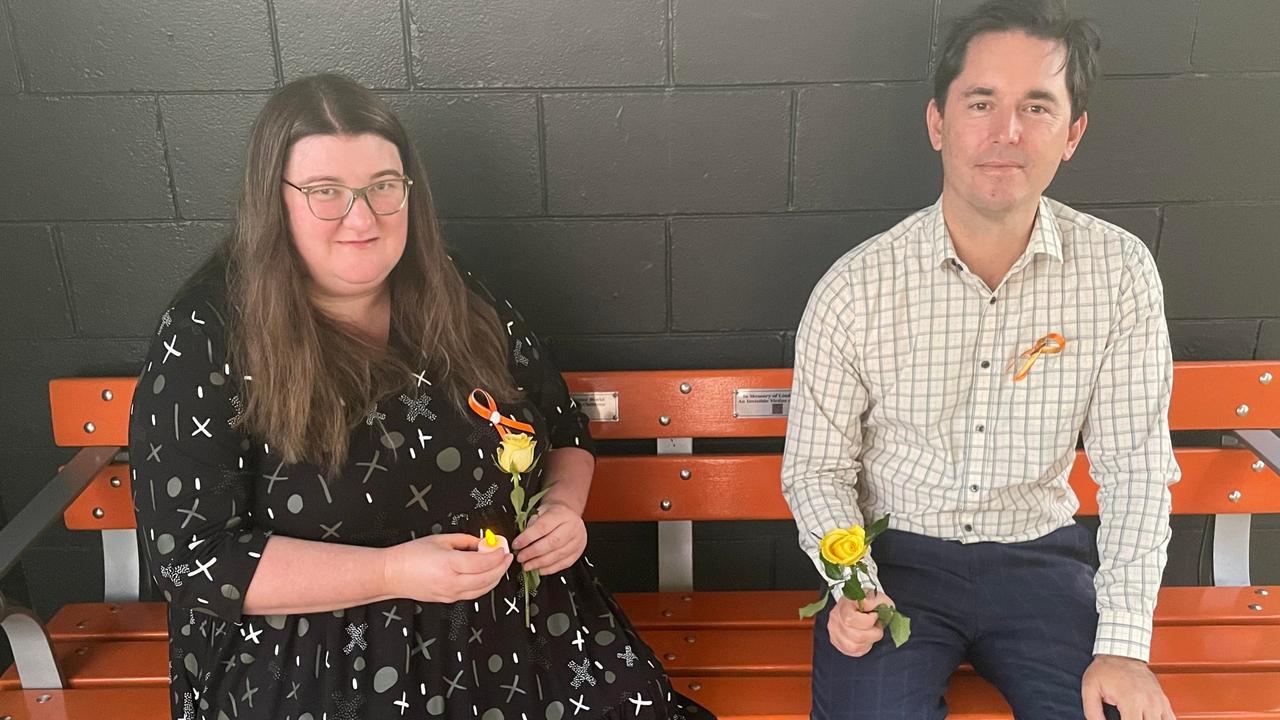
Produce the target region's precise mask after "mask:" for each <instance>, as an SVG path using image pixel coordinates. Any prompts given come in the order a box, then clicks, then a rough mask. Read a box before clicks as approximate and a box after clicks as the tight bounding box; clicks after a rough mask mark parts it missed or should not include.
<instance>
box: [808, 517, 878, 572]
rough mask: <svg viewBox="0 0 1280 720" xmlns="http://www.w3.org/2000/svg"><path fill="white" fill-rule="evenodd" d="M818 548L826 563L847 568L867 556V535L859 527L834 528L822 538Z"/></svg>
mask: <svg viewBox="0 0 1280 720" xmlns="http://www.w3.org/2000/svg"><path fill="white" fill-rule="evenodd" d="M819 547H820V548H821V549H822V557H824V558H826V559H827V562H829V563H831V564H832V565H841V566H844V567H848V566H850V565H853V564H854V563H856V562H858V561H859V560H861V559H862V556H864V555H866V554H867V533H866V531H865V530H863V529H862V526H861V525H854V526H852V527H849V528H848V529H846V528H836V529H835V530H832V531H831V532H829V533H827V534H826V535H825V536H823V538H822V543H821V544H820V545H819Z"/></svg>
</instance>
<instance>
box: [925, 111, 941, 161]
mask: <svg viewBox="0 0 1280 720" xmlns="http://www.w3.org/2000/svg"><path fill="white" fill-rule="evenodd" d="M924 123H925V126H926V127H928V129H929V142H930V143H931V144H932V145H933V149H934V150H942V108H940V107H938V101H937V100H930V101H929V105H928V107H926V108H925V111H924Z"/></svg>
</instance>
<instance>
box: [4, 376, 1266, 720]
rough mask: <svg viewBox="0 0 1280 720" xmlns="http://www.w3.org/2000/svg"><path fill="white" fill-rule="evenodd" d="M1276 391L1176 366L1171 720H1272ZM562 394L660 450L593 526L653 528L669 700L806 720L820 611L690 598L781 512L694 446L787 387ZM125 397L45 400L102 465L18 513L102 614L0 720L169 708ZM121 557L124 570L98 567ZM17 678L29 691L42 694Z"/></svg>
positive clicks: (652, 612) (778, 413)
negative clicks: (51, 675) (64, 534)
mask: <svg viewBox="0 0 1280 720" xmlns="http://www.w3.org/2000/svg"><path fill="white" fill-rule="evenodd" d="M1273 374H1280V364H1277V363H1179V364H1178V365H1177V367H1176V370H1175V390H1174V399H1173V406H1172V408H1171V411H1170V421H1171V425H1172V426H1173V428H1174V429H1175V430H1216V431H1219V432H1220V434H1221V438H1222V443H1221V445H1222V446H1221V447H1204V448H1180V449H1179V450H1178V459H1179V462H1180V464H1181V466H1182V468H1183V472H1184V477H1183V481H1182V482H1181V483H1180V484H1178V485H1176V486H1175V487H1174V503H1173V508H1174V512H1176V513H1182V514H1213V515H1215V516H1216V518H1215V519H1216V522H1215V531H1214V576H1215V581H1216V586H1215V587H1167V588H1163V589H1162V590H1161V595H1160V602H1159V606H1158V608H1157V616H1156V625H1157V629H1156V632H1155V640H1154V644H1153V658H1152V664H1153V667H1155V668H1156V670H1157V672H1159V673H1160V674H1161V677H1162V680H1163V682H1164V684H1165V687H1166V689H1167V691H1168V692H1169V694H1170V697H1171V699H1173V702H1174V707H1175V709H1176V710H1177V711H1178V713H1179V717H1195V718H1200V717H1203V718H1210V717H1214V718H1217V717H1232V718H1246V717H1248V718H1252V717H1258V718H1262V717H1269V718H1280V682H1278V681H1280V603H1276V602H1274V599H1273V597H1272V593H1273V592H1276V591H1280V588H1268V587H1257V586H1252V585H1250V584H1249V572H1248V568H1249V557H1248V551H1249V544H1248V539H1249V529H1250V518H1251V516H1252V515H1253V514H1257V513H1267V512H1280V483H1278V482H1277V480H1278V479H1280V478H1278V477H1277V462H1278V461H1280V439H1277V436H1276V435H1275V433H1274V432H1273V431H1272V429H1273V428H1276V427H1280V388H1276V387H1274V386H1272V384H1271V377H1272V375H1273ZM566 378H567V380H568V381H569V383H570V386H571V389H572V390H573V391H574V393H575V395H576V396H577V397H578V400H579V404H580V405H582V406H583V407H584V408H586V409H587V410H588V412H589V413H590V414H592V416H593V419H594V420H595V421H594V422H593V424H592V433H593V435H594V436H595V437H597V438H598V439H600V440H603V441H609V440H637V439H641V440H649V441H652V442H654V443H655V445H656V451H657V454H656V455H625V456H618V455H605V456H602V457H601V458H600V461H599V465H598V469H597V474H596V480H595V482H594V485H593V491H592V496H591V501H590V503H589V504H588V508H587V518H588V520H591V521H630V522H636V521H640V522H657V523H658V546H659V547H658V557H659V585H660V589H659V590H660V591H659V592H656V593H630V594H619V596H618V599H619V601H620V602H621V603H622V604H623V606H624V607H625V608H626V610H627V612H628V614H629V616H630V617H631V618H632V620H633V622H635V624H636V625H637V627H638V628H640V630H641V632H642V634H643V635H644V637H645V639H646V640H647V641H648V642H649V643H650V644H651V645H652V646H653V647H654V649H655V650H656V651H657V652H658V653H659V656H660V657H663V658H664V662H665V663H666V665H667V668H668V670H669V672H670V673H671V674H672V676H673V679H674V680H675V682H676V683H677V685H678V686H680V687H681V688H682V689H683V690H684V691H685V692H687V693H688V694H689V695H691V696H692V697H694V698H695V699H700V700H701V701H702V702H703V703H704V704H706V705H707V706H708V707H709V708H711V709H712V710H715V711H717V712H718V713H719V714H720V715H721V716H722V717H788V718H791V717H795V718H799V717H807V715H808V678H807V675H808V673H809V663H810V651H811V642H812V638H811V634H810V628H809V624H808V622H807V621H801V620H800V619H799V618H798V616H797V614H796V608H798V607H799V606H800V605H802V604H805V603H807V602H809V601H810V600H811V599H813V597H814V596H815V593H814V592H795V591H774V590H758V591H728V592H716V591H710V592H709V591H697V592H695V591H693V588H692V578H693V562H694V558H693V553H692V547H693V543H692V523H693V522H696V521H705V520H787V519H789V518H790V514H789V511H788V508H787V506H786V504H785V502H784V501H783V499H782V497H781V494H780V492H779V479H778V478H779V467H780V463H781V457H780V454H779V453H778V452H772V453H766V454H761V453H755V454H715V453H706V452H701V451H699V452H695V448H694V441H695V440H702V439H707V438H773V439H775V440H774V442H775V444H777V439H779V438H781V437H782V436H783V432H784V428H785V409H786V405H787V388H789V387H790V371H789V370H747V371H657V372H607V373H568V374H566ZM133 383H134V381H133V379H131V378H128V379H101V378H89V379H72V380H59V381H54V382H53V383H51V389H50V394H51V403H52V406H53V417H54V427H55V440H56V441H57V443H58V444H59V445H65V446H73V447H89V448H93V447H98V449H97V450H87V451H83V452H82V454H81V455H80V456H77V458H76V460H75V461H73V462H72V463H70V464H69V465H68V466H67V468H66V469H65V470H64V471H63V472H62V473H60V474H59V476H58V477H57V478H55V480H54V481H53V482H52V483H50V486H49V487H48V488H46V490H45V491H44V492H42V493H41V495H40V496H39V497H37V499H36V500H35V501H33V502H32V503H31V505H30V506H29V509H33V510H41V509H42V510H43V511H45V515H44V517H46V518H50V517H55V516H56V513H57V511H58V510H57V509H54V510H53V511H52V514H50V513H49V512H48V511H49V509H50V508H52V507H54V506H55V505H57V504H58V503H59V502H61V503H62V505H63V506H65V508H66V509H65V512H64V519H65V521H66V523H67V526H68V527H71V528H74V529H92V530H96V531H100V532H103V533H104V535H103V537H104V543H103V546H104V564H105V567H106V570H107V587H106V588H105V593H106V597H108V598H110V599H111V602H106V603H100V604H77V605H68V606H66V607H64V608H63V609H62V610H61V611H59V612H58V613H57V614H56V615H55V616H54V617H53V618H51V619H50V620H49V622H48V623H47V624H46V626H45V627H46V628H47V632H48V636H49V638H50V640H51V642H50V643H49V644H48V645H47V646H46V647H47V648H49V649H46V650H45V651H44V654H45V655H46V656H49V657H51V658H52V659H53V660H54V663H51V664H57V665H58V667H60V674H59V675H58V677H57V682H56V683H48V682H43V684H45V685H46V686H50V687H53V686H58V685H60V686H62V687H68V688H71V689H67V690H48V691H46V693H47V694H49V696H50V699H49V700H47V701H46V702H45V703H44V704H40V703H35V701H34V700H32V697H33V696H32V695H31V693H32V692H36V691H33V690H25V691H18V690H16V689H15V688H17V686H18V677H17V675H16V674H15V672H14V670H12V669H11V670H10V671H9V672H8V673H7V674H6V675H5V676H4V678H3V679H0V720H3V717H4V715H5V714H6V713H15V714H13V717H15V718H17V717H28V716H30V717H64V716H65V717H71V716H79V714H78V712H75V711H73V710H70V709H71V708H73V707H80V706H76V705H74V704H75V703H78V702H81V700H77V699H75V698H78V697H81V696H84V697H86V698H87V697H88V695H87V694H91V693H107V692H120V693H140V695H138V697H143V696H144V695H146V697H151V695H147V693H152V694H156V693H158V694H159V696H160V705H161V706H163V704H164V694H163V691H162V687H163V685H164V684H165V683H166V682H167V679H166V676H165V673H166V664H165V660H166V655H165V647H164V645H163V642H164V639H165V637H166V630H165V625H164V623H165V615H164V608H163V606H162V605H161V604H157V603H137V602H133V600H135V599H136V597H137V587H138V585H139V582H140V579H139V575H138V561H137V555H136V546H135V544H134V541H133V537H132V536H133V528H134V523H133V514H132V506H131V502H130V492H129V484H128V473H127V467H126V466H125V465H123V464H118V463H112V462H110V461H111V460H113V459H120V460H124V459H125V458H115V457H114V456H115V455H116V451H117V450H118V449H119V446H121V445H123V444H124V443H125V441H126V420H127V411H128V402H129V397H130V395H131V392H132V387H133ZM605 444H606V445H607V442H606V443H605ZM90 478H91V479H90ZM1071 481H1072V485H1073V487H1074V488H1075V489H1076V492H1077V495H1078V496H1079V497H1080V499H1081V502H1082V508H1081V514H1096V512H1097V508H1096V504H1095V502H1094V491H1095V487H1094V486H1093V484H1092V482H1091V481H1090V479H1089V477H1088V470H1087V460H1086V459H1085V458H1084V457H1083V456H1082V457H1081V459H1080V461H1079V462H1078V463H1077V465H1076V468H1075V470H1074V471H1073V474H1072V478H1071ZM78 488H83V490H81V489H78ZM59 490H60V491H61V493H60V494H59V493H58V492H56V491H59ZM46 495H48V496H49V497H46ZM26 514H27V509H24V510H23V513H22V515H26ZM15 520H17V518H15ZM46 523H47V520H46ZM14 524H15V523H11V524H10V527H12V526H13V525H14ZM8 530H9V527H6V528H5V529H4V530H0V533H4V532H8ZM126 537H127V538H128V542H127V543H126V542H125V538H126ZM126 545H127V553H126V552H125V550H126ZM3 547H6V545H4V544H2V543H0V548H3ZM113 551H117V552H118V553H119V554H120V555H122V556H123V557H119V558H112V557H110V554H111V553H112V552H113ZM816 582H817V579H816V575H815V585H816ZM11 616H14V615H13V614H12V613H11ZM8 624H9V623H8V622H6V630H8ZM28 664H29V665H31V664H33V663H32V662H30V661H29V662H28ZM27 675H28V673H24V674H23V679H22V685H23V686H25V687H27V688H31V687H34V685H33V684H32V682H28V680H27ZM33 682H40V681H33ZM1210 688H1212V692H1210ZM34 697H37V698H38V697H39V696H38V695H37V696H34ZM121 697H125V696H121ZM948 701H949V703H950V706H951V708H952V714H953V716H954V717H957V718H988V717H989V718H1008V717H1009V716H1010V713H1009V710H1008V707H1007V706H1006V705H1005V704H1004V703H1003V700H1001V698H1000V697H999V695H998V693H995V691H994V690H993V689H992V688H990V686H988V685H986V683H985V682H984V681H982V680H981V679H980V678H977V677H975V676H973V675H971V674H969V673H966V672H964V671H962V672H961V673H958V674H957V676H956V678H955V680H954V683H953V687H952V689H951V692H950V693H949V695H948ZM84 702H85V703H89V702H90V701H89V700H84ZM139 702H143V701H141V700H139ZM148 702H150V701H148ZM58 703H62V704H61V705H57V704H58ZM54 705H57V706H58V707H65V708H68V709H69V710H68V711H66V712H65V713H64V714H62V715H59V714H41V713H42V712H43V711H42V710H41V708H42V707H47V708H51V707H53V706H54ZM24 708H25V710H24ZM23 712H26V713H27V714H26V715H24V714H22V713H23ZM50 712H52V711H50ZM58 712H63V711H58ZM148 715H149V713H148ZM141 716H142V715H139V717H141ZM157 717H159V715H157Z"/></svg>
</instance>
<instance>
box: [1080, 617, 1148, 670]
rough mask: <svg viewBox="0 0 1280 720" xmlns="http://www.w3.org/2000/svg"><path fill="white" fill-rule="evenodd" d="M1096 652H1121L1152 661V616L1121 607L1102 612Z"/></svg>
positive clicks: (1109, 653) (1124, 654) (1121, 655)
mask: <svg viewBox="0 0 1280 720" xmlns="http://www.w3.org/2000/svg"><path fill="white" fill-rule="evenodd" d="M1093 654H1094V655H1118V656H1120V657H1127V658H1133V659H1135V660H1141V661H1142V662H1150V660H1151V616H1150V615H1148V614H1144V613H1133V612H1125V611H1121V610H1102V611H1100V612H1099V614H1098V634H1097V637H1096V639H1095V640H1094V642H1093Z"/></svg>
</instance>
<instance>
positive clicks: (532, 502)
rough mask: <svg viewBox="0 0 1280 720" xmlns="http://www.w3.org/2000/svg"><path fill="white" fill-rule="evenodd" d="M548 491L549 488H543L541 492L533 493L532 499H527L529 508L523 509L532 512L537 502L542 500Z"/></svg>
mask: <svg viewBox="0 0 1280 720" xmlns="http://www.w3.org/2000/svg"><path fill="white" fill-rule="evenodd" d="M550 489H551V488H543V489H542V490H539V491H538V492H536V493H534V495H533V497H531V498H529V507H527V508H525V509H526V510H529V511H532V510H533V509H534V508H535V507H537V505H538V501H539V500H541V499H542V496H543V495H546V494H547V491H549V490H550Z"/></svg>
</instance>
